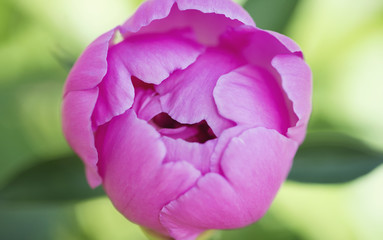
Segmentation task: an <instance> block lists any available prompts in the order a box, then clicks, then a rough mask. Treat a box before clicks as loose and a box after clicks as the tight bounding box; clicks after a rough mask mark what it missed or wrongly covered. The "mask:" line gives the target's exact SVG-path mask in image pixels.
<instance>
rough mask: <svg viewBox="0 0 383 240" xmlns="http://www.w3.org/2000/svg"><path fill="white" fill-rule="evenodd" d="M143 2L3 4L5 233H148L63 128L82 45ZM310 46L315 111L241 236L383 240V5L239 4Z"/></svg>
mask: <svg viewBox="0 0 383 240" xmlns="http://www.w3.org/2000/svg"><path fill="white" fill-rule="evenodd" d="M140 2H141V1H133V0H129V1H128V0H110V1H106V0H55V1H48V0H31V1H26V0H1V1H0V239H4V240H24V239H25V240H29V239H32V240H34V239H39V240H98V239H100V240H104V239H113V240H120V239H121V240H123V239H125V240H126V239H132V240H141V239H142V240H144V239H145V237H144V235H143V234H142V233H141V231H140V229H139V227H138V226H136V225H134V224H132V223H129V222H128V221H127V220H125V219H124V218H123V217H122V216H121V215H120V214H119V213H118V212H117V211H116V210H115V209H114V208H113V206H112V205H111V203H110V201H109V200H108V199H107V198H106V197H105V196H104V194H103V191H102V189H96V190H91V189H90V188H89V187H88V185H87V183H86V181H85V177H84V171H83V166H82V163H81V162H80V160H78V158H77V157H75V156H74V155H73V153H72V152H71V150H70V148H69V147H68V145H67V144H66V142H65V140H64V138H63V135H62V132H61V123H60V104H61V95H62V87H63V83H64V81H65V78H66V76H67V73H68V71H69V69H70V67H71V65H72V64H73V62H74V61H75V59H76V58H77V57H78V56H79V54H80V53H81V51H82V50H83V49H84V48H85V47H86V46H87V44H89V43H90V42H91V41H92V40H93V39H94V38H96V37H97V36H98V35H100V34H101V33H103V32H105V31H107V30H108V29H110V28H112V27H114V26H115V25H117V24H119V23H122V22H123V21H124V20H125V19H126V18H127V17H128V16H129V15H131V14H132V13H133V12H134V10H135V8H136V7H137V6H138V5H139V4H140ZM238 2H239V3H241V4H243V6H244V7H245V8H246V9H247V10H248V11H249V12H250V14H251V15H252V16H253V17H254V19H255V21H256V23H257V26H258V27H261V28H265V29H271V30H275V31H279V32H282V33H284V34H286V35H288V36H289V37H291V38H293V39H294V40H295V41H296V42H297V43H298V44H299V45H300V46H301V48H302V49H303V52H304V54H305V58H306V60H307V62H308V63H309V65H310V66H311V68H312V71H313V76H314V93H313V113H312V118H311V121H310V125H309V131H308V135H307V138H306V141H305V143H304V144H303V146H302V147H301V148H300V150H299V152H298V154H297V156H296V159H295V163H294V166H293V169H292V171H291V173H290V176H289V180H288V181H287V182H286V183H285V184H284V185H283V187H282V188H281V191H280V192H279V193H278V195H277V198H276V199H275V201H274V203H273V205H272V207H271V209H270V211H269V212H268V213H267V214H266V216H265V217H264V218H263V219H262V220H260V221H259V222H257V223H255V224H253V225H251V226H249V227H247V228H244V229H240V230H231V231H221V232H219V233H218V234H217V235H216V236H215V238H216V239H223V240H232V239H243V240H247V239H277V240H278V239H281V240H282V239H308V240H322V239H327V240H353V239H355V240H359V239H360V240H381V239H383V228H382V226H383V187H382V186H383V167H382V163H383V154H382V152H383V138H382V136H383V107H382V103H383V90H382V89H383V71H382V68H383V1H381V0H353V1H347V0H300V1H299V0H249V1H247V2H246V1H238Z"/></svg>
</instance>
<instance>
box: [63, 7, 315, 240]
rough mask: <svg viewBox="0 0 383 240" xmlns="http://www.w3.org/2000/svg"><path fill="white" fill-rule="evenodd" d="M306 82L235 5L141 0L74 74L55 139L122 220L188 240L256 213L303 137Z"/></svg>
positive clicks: (297, 61) (282, 46) (291, 58)
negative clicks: (63, 141)
mask: <svg viewBox="0 0 383 240" xmlns="http://www.w3.org/2000/svg"><path fill="white" fill-rule="evenodd" d="M118 33H120V34H121V35H122V36H123V40H122V41H121V42H116V41H115V40H114V37H115V35H116V34H118ZM311 84H312V83H311V72H310V69H309V67H308V66H307V64H306V63H305V61H304V60H303V56H302V53H301V51H300V49H299V47H298V46H297V45H296V44H295V43H294V42H293V41H292V40H290V39H289V38H287V37H285V36H283V35H280V34H278V33H275V32H270V31H264V30H261V29H259V28H257V27H256V26H255V24H254V22H253V20H252V19H251V17H250V16H249V15H248V13H247V12H245V10H243V9H242V8H241V7H240V6H239V5H237V4H235V3H233V2H231V1H229V0H149V1H147V2H145V3H144V4H142V6H141V7H140V8H139V9H138V10H137V12H136V13H135V14H134V15H133V16H132V17H131V18H129V19H128V20H127V21H126V22H125V23H124V24H123V25H121V26H118V27H116V28H115V29H113V30H111V31H109V32H107V33H105V34H103V35H101V36H100V37H99V38H97V39H96V40H95V41H94V42H93V43H91V44H90V45H89V46H88V47H87V49H86V50H85V51H84V53H83V54H82V55H81V57H80V58H79V59H78V61H77V62H76V64H75V65H74V67H73V69H72V71H71V72H70V74H69V77H68V79H67V82H66V85H65V90H64V102H63V130H64V134H65V137H66V139H67V140H68V142H69V144H70V145H71V147H72V148H73V149H74V151H75V152H76V153H77V154H78V155H79V156H80V157H81V158H82V160H83V161H84V163H85V166H86V175H87V179H88V181H89V184H90V185H91V186H92V187H96V186H98V185H100V184H102V185H103V187H104V189H105V191H106V193H107V194H108V196H109V197H110V199H111V201H112V202H113V204H114V205H115V207H116V208H117V209H118V210H119V211H120V212H121V213H122V214H123V215H124V216H125V217H126V218H128V219H129V220H131V221H133V222H135V223H137V224H140V225H142V226H144V227H146V228H148V229H151V230H153V231H155V232H158V233H160V234H163V235H165V236H170V237H172V238H174V239H177V240H178V239H179V240H191V239H195V238H196V237H197V236H198V235H199V234H200V233H201V232H203V231H205V230H207V229H227V228H238V227H243V226H246V225H248V224H251V223H253V222H254V221H257V220H258V219H260V218H261V217H262V216H263V215H264V214H265V212H266V211H267V209H268V208H269V206H270V204H271V202H272V200H273V198H274V197H275V195H276V193H277V191H278V189H279V187H280V186H281V184H282V182H283V181H284V180H285V179H286V176H287V174H288V172H289V169H290V167H291V164H292V159H293V157H294V154H295V152H296V150H297V148H298V145H299V144H300V143H301V142H302V141H303V138H304V136H305V132H306V127H307V122H308V119H309V115H310V112H311Z"/></svg>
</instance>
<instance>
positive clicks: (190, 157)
mask: <svg viewBox="0 0 383 240" xmlns="http://www.w3.org/2000/svg"><path fill="white" fill-rule="evenodd" d="M163 142H164V143H165V145H166V149H167V153H166V159H165V161H167V162H177V161H186V162H188V163H190V164H192V165H193V166H194V167H195V168H196V169H198V170H199V171H200V172H201V173H202V174H206V173H208V172H210V165H211V163H210V159H211V155H212V154H213V151H214V148H215V145H216V142H217V141H216V139H214V140H211V141H208V142H206V143H205V144H200V143H195V142H194V143H190V142H186V141H184V140H183V139H172V138H169V137H163Z"/></svg>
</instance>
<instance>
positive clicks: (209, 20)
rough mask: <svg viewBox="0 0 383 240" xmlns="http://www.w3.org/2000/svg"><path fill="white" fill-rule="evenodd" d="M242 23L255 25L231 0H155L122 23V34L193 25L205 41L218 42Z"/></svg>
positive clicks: (202, 40)
mask: <svg viewBox="0 0 383 240" xmlns="http://www.w3.org/2000/svg"><path fill="white" fill-rule="evenodd" d="M155 20H157V21H155ZM242 24H247V25H249V26H255V24H254V22H253V20H252V18H251V17H250V16H249V15H248V13H247V12H246V11H245V10H244V9H243V8H242V7H240V6H239V5H237V4H236V3H233V2H232V1H230V0H187V1H186V0H152V1H147V2H145V3H144V4H142V5H141V7H140V8H139V9H138V10H137V11H136V13H135V14H134V15H133V16H132V17H131V18H130V19H128V20H127V21H126V22H125V23H124V24H123V25H122V33H123V34H124V35H129V34H130V33H136V32H166V31H169V30H170V29H176V28H185V27H191V28H192V29H193V30H194V32H195V33H196V34H197V36H198V39H199V40H200V41H201V42H203V43H204V44H214V43H216V42H217V39H218V36H219V35H221V34H222V33H223V32H224V31H226V29H227V28H228V27H236V26H239V25H242ZM207 35H209V36H207Z"/></svg>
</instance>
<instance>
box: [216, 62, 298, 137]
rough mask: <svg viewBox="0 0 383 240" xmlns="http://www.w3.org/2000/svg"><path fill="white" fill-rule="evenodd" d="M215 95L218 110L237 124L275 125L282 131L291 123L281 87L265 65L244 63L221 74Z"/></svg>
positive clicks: (273, 127) (275, 127)
mask: <svg viewBox="0 0 383 240" xmlns="http://www.w3.org/2000/svg"><path fill="white" fill-rule="evenodd" d="M214 99H215V101H216V103H217V107H218V110H219V113H220V114H221V115H222V116H224V117H225V118H227V119H230V120H233V121H235V122H236V123H237V124H240V125H247V126H258V127H265V128H269V129H276V130H277V131H278V132H280V133H281V134H285V133H286V131H287V129H288V128H289V127H290V126H291V125H290V116H289V112H288V108H287V106H286V104H285V100H284V96H283V92H282V89H281V88H280V86H279V84H278V82H277V80H276V79H275V78H274V77H273V76H272V75H271V74H270V73H268V72H267V71H265V70H264V69H261V68H258V67H254V66H251V65H246V66H243V67H240V68H237V69H235V70H234V71H232V72H230V73H228V74H226V75H223V76H222V77H221V78H220V79H219V80H218V82H217V86H216V87H215V89H214Z"/></svg>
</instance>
